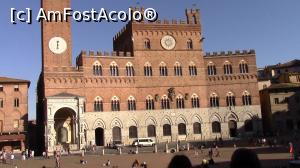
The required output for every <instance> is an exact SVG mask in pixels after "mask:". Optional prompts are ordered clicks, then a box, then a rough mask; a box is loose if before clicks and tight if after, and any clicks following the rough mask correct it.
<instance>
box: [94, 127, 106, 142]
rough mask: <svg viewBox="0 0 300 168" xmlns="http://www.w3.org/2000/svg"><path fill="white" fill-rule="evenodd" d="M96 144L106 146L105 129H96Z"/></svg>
mask: <svg viewBox="0 0 300 168" xmlns="http://www.w3.org/2000/svg"><path fill="white" fill-rule="evenodd" d="M95 144H96V146H104V129H103V128H96V129H95Z"/></svg>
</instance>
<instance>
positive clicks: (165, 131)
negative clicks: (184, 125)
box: [163, 124, 172, 136]
mask: <svg viewBox="0 0 300 168" xmlns="http://www.w3.org/2000/svg"><path fill="white" fill-rule="evenodd" d="M171 134H172V131H171V125H170V124H164V125H163V136H171Z"/></svg>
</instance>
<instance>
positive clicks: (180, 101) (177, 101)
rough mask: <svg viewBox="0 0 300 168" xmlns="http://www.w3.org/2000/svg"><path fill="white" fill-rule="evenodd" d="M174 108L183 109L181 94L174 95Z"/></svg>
mask: <svg viewBox="0 0 300 168" xmlns="http://www.w3.org/2000/svg"><path fill="white" fill-rule="evenodd" d="M176 108H178V109H184V98H183V96H182V95H178V96H177V97H176Z"/></svg>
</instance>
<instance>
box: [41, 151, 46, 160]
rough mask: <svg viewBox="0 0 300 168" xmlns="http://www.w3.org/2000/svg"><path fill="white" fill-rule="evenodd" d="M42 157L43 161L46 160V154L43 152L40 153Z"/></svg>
mask: <svg viewBox="0 0 300 168" xmlns="http://www.w3.org/2000/svg"><path fill="white" fill-rule="evenodd" d="M42 156H43V158H44V159H46V152H45V151H44V152H43V153H42Z"/></svg>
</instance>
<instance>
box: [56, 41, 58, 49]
mask: <svg viewBox="0 0 300 168" xmlns="http://www.w3.org/2000/svg"><path fill="white" fill-rule="evenodd" d="M56 49H57V50H59V41H56Z"/></svg>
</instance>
